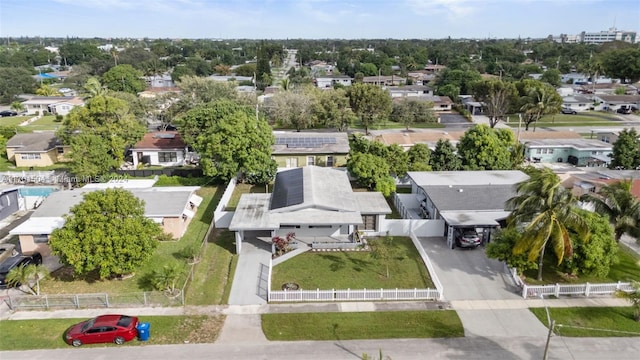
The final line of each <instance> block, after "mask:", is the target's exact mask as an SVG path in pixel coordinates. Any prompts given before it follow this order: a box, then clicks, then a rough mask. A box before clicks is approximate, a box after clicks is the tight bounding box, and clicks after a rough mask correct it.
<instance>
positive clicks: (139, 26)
mask: <svg viewBox="0 0 640 360" xmlns="http://www.w3.org/2000/svg"><path fill="white" fill-rule="evenodd" d="M613 26H615V27H616V28H618V29H620V30H631V31H636V32H640V0H0V36H1V37H7V36H12V37H15V36H54V37H66V36H70V37H114V38H116V37H120V38H122V37H132V38H141V37H150V38H226V39H234V38H249V39H286V38H290V39H291V38H309V39H320V38H344V39H363V38H396V39H405V38H433V39H441V38H446V37H449V36H451V37H452V38H488V37H491V38H517V37H523V38H526V37H532V38H541V37H546V36H548V35H549V34H553V35H559V34H561V33H565V34H570V35H575V34H578V33H580V32H581V31H587V32H596V31H602V30H607V29H609V28H610V27H613Z"/></svg>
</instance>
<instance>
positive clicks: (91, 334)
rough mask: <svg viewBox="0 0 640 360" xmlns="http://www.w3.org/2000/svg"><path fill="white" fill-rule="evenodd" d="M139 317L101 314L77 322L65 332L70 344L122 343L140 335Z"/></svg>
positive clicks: (66, 339) (65, 337)
mask: <svg viewBox="0 0 640 360" xmlns="http://www.w3.org/2000/svg"><path fill="white" fill-rule="evenodd" d="M137 326H138V318H137V317H135V316H127V315H101V316H98V317H96V318H93V319H89V320H87V321H83V322H81V323H79V324H75V325H73V326H72V327H70V328H69V329H67V332H66V333H65V334H64V339H65V341H66V342H67V344H69V345H73V346H80V345H82V344H96V343H111V342H112V343H115V344H117V345H122V344H124V343H125V341H131V340H133V339H135V338H136V336H138V330H137V329H136V327H137Z"/></svg>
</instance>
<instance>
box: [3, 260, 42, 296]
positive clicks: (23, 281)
mask: <svg viewBox="0 0 640 360" xmlns="http://www.w3.org/2000/svg"><path fill="white" fill-rule="evenodd" d="M49 276H50V274H49V270H48V269H47V268H46V267H44V266H43V265H35V264H30V265H26V266H18V267H15V268H13V269H11V271H9V273H8V274H7V284H8V285H9V286H20V285H26V287H27V288H28V289H29V293H31V294H32V295H40V281H41V280H44V279H47V278H49ZM33 282H35V287H36V288H35V291H34V289H33V285H31V283H33Z"/></svg>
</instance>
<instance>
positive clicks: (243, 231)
mask: <svg viewBox="0 0 640 360" xmlns="http://www.w3.org/2000/svg"><path fill="white" fill-rule="evenodd" d="M390 213H391V208H390V207H389V204H387V201H386V200H385V198H384V196H382V194H381V193H379V192H354V191H353V190H352V189H351V184H350V183H349V177H348V175H347V173H346V172H344V171H340V170H336V169H332V168H326V167H318V166H305V167H300V168H294V169H288V170H284V171H280V172H278V173H277V174H276V179H275V183H274V187H273V192H272V193H271V194H244V195H242V197H240V201H239V203H238V206H237V207H236V211H235V213H234V215H233V218H232V219H231V223H230V224H229V230H231V231H235V232H236V235H235V237H236V251H237V253H238V254H239V253H240V251H241V249H242V242H243V240H245V238H247V237H257V238H258V239H261V240H265V241H267V242H270V241H271V239H272V238H273V237H274V236H285V235H286V234H288V233H291V232H294V233H295V234H296V238H297V239H299V240H300V241H306V242H307V244H308V245H310V246H311V247H314V246H319V245H316V244H317V243H319V242H322V241H335V242H355V239H354V238H355V237H357V236H354V233H357V232H358V231H364V232H371V233H378V232H379V231H380V223H381V221H382V219H384V217H385V215H386V214H390ZM303 239H304V240H303Z"/></svg>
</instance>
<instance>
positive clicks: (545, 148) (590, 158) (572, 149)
mask: <svg viewBox="0 0 640 360" xmlns="http://www.w3.org/2000/svg"><path fill="white" fill-rule="evenodd" d="M521 142H522V144H524V147H525V152H524V156H525V159H527V160H528V161H531V162H536V163H569V164H571V165H574V166H579V167H603V166H607V165H608V164H609V162H610V161H611V153H612V149H613V145H612V144H609V143H606V142H603V141H600V140H591V139H535V140H523V141H521Z"/></svg>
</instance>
